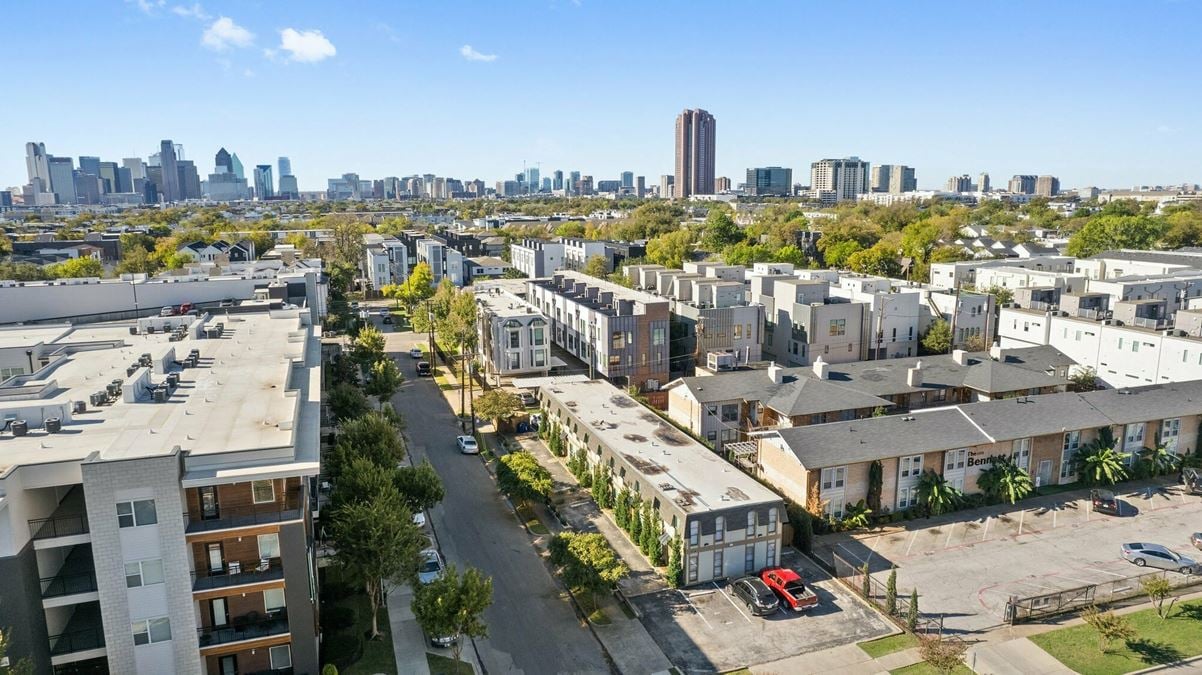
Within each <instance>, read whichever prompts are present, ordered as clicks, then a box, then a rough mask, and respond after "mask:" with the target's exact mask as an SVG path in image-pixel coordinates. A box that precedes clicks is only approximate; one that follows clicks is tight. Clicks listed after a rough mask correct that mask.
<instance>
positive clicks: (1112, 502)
mask: <svg viewBox="0 0 1202 675" xmlns="http://www.w3.org/2000/svg"><path fill="white" fill-rule="evenodd" d="M1089 501H1090V503H1091V504H1092V505H1093V510H1094V511H1097V512H1098V513H1108V514H1110V515H1112V516H1120V515H1122V513H1121V512H1120V510H1121V509H1122V506H1120V504H1119V499H1118V497H1116V496H1115V495H1114V493H1113V492H1111V491H1110V490H1090V491H1089Z"/></svg>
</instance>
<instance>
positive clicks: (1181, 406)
mask: <svg viewBox="0 0 1202 675" xmlns="http://www.w3.org/2000/svg"><path fill="white" fill-rule="evenodd" d="M1081 397H1082V398H1084V399H1085V400H1086V401H1089V403H1090V404H1091V405H1092V406H1094V407H1095V408H1097V409H1098V410H1099V411H1101V412H1102V414H1104V415H1106V416H1107V417H1109V418H1110V419H1111V420H1112V421H1113V422H1114V423H1115V424H1131V423H1132V422H1143V421H1145V420H1155V419H1169V418H1171V417H1182V416H1185V415H1198V414H1202V380H1191V381H1189V382H1171V383H1164V384H1151V385H1148V386H1146V387H1127V388H1122V389H1103V390H1100V391H1091V392H1089V393H1086V394H1081Z"/></svg>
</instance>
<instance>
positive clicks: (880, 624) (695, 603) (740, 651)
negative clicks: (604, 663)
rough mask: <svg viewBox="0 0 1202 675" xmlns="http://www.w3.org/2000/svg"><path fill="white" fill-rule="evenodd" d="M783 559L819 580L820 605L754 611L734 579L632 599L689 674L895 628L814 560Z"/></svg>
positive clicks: (757, 661) (852, 640)
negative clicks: (733, 586) (762, 613)
mask: <svg viewBox="0 0 1202 675" xmlns="http://www.w3.org/2000/svg"><path fill="white" fill-rule="evenodd" d="M781 564H782V565H784V566H786V567H792V568H794V569H796V570H798V571H799V573H800V574H801V575H802V577H803V578H805V579H807V580H810V581H812V582H813V586H812V588H814V590H815V592H816V593H817V594H818V598H819V605H818V607H815V608H814V609H812V610H810V611H809V612H806V613H803V614H798V613H794V612H789V611H785V610H779V611H777V612H776V613H775V614H773V615H771V616H766V617H757V616H752V615H751V614H750V613H748V612H747V611H746V608H745V607H743V606H742V605H741V604H738V603H737V602H736V601H735V600H734V599H733V598H732V597H731V595H730V593H729V591H728V589H727V587H726V584H702V585H699V586H693V587H690V588H685V589H681V590H665V591H660V592H658V593H651V594H648V595H641V596H638V597H636V598H633V599H632V602H633V603H634V604H635V605H636V606H637V607H638V609H639V612H640V613H641V614H642V616H643V625H644V626H646V627H647V631H648V632H649V633H651V636H652V637H653V638H655V641H656V642H657V643H659V646H660V648H661V649H663V650H664V653H665V654H666V655H667V656H668V658H669V659H671V660H672V662H673V663H674V664H676V666H677V667H678V668H680V669H682V670H683V671H684V672H686V673H720V672H725V671H727V670H732V669H735V668H743V667H746V666H751V665H756V664H761V663H769V662H772V661H778V660H780V659H784V658H788V657H790V656H796V655H798V654H805V653H808V652H814V651H818V650H822V649H829V648H831V647H836V646H839V645H843V644H849V643H855V642H860V641H863V640H871V639H872V638H875V637H879V636H882V635H888V634H889V633H891V632H893V631H894V629H893V628H892V627H891V626H890V625H889V624H888V623H887V622H886V621H885V620H884V619H883V618H881V617H880V616H879V615H878V614H877V613H876V612H874V611H873V610H871V609H869V608H868V607H867V606H866V605H865V604H864V603H862V602H860V601H859V600H857V599H856V598H855V597H853V596H852V595H851V594H850V593H849V592H848V591H847V589H845V588H843V587H842V586H841V585H839V583H838V582H837V581H835V580H833V579H831V578H830V577H829V576H828V575H826V574H825V573H824V572H823V571H822V570H821V568H819V567H818V566H816V565H814V563H813V562H811V561H810V560H808V559H806V558H804V557H803V556H801V555H798V554H797V553H796V552H795V551H793V550H792V549H785V552H784V553H783V554H782V556H781Z"/></svg>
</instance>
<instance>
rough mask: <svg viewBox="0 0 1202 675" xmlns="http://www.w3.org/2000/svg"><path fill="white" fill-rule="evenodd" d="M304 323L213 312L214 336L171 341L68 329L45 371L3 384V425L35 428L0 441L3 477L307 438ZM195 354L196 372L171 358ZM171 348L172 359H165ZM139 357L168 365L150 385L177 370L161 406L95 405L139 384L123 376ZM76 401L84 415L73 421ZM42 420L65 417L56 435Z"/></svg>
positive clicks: (101, 329) (313, 397)
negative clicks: (47, 466)
mask: <svg viewBox="0 0 1202 675" xmlns="http://www.w3.org/2000/svg"><path fill="white" fill-rule="evenodd" d="M307 316H308V312H307V310H283V311H273V312H266V311H264V312H261V313H258V312H256V313H248V314H235V315H230V316H214V317H211V318H209V320H208V324H207V325H213V324H215V323H216V322H218V321H221V322H224V324H225V331H224V333H223V334H222V336H221V337H220V338H216V339H190V338H187V339H184V340H181V341H178V342H170V341H169V340H168V335H167V334H164V333H162V332H159V333H155V334H150V335H131V334H130V331H129V328H130V325H131V324H130V323H124V322H123V323H116V324H89V325H83V326H79V327H77V328H74V329H71V330H69V332H67V333H66V334H64V335H61V336H60V337H59V338H58V339H57V340H55V344H62V345H63V346H64V349H62V350H59V351H58V352H54V353H52V355H51V357H50V358H51V359H52V361H51V363H50V364H49V365H48V366H46V367H44V368H42V369H41V370H39V371H38V372H36V373H34V374H33V375H32V376H25V377H22V378H14V379H13V380H9V381H8V382H6V383H5V384H6V386H4V387H0V420H5V419H13V418H24V419H27V421H28V423H29V426H30V429H29V433H28V435H25V436H14V435H13V434H12V433H10V432H5V433H0V476H3V474H4V473H6V472H7V470H8V469H10V468H11V467H14V466H21V465H30V464H43V463H51V462H64V461H79V460H83V459H84V458H86V457H88V456H89V455H90V454H91V453H93V452H96V453H99V459H101V460H114V459H126V458H131V457H142V456H155V455H162V454H168V453H170V452H172V451H173V448H175V447H176V446H179V448H180V449H181V450H182V451H186V452H189V453H190V454H191V455H193V456H196V455H206V454H216V453H231V452H239V451H245V450H255V449H272V448H287V447H295V446H296V445H297V443H298V439H297V433H298V431H301V430H306V431H305V435H306V436H307V435H309V433H308V431H307V430H308V429H310V428H313V429H315V428H316V419H317V415H318V414H319V411H320V395H321V392H320V354H319V348H318V345H317V340H316V339H315V338H313V337H312V335H313V332H312V330H311V329H310V327H309V326H307V325H305V324H306V323H307ZM14 339H15V338H14ZM98 342H100V343H103V342H109V343H112V344H116V345H119V346H115V347H114V346H112V345H111V344H110V345H104V344H95V343H98ZM83 343H92V344H83ZM194 348H195V349H199V350H200V362H199V364H198V366H197V367H195V368H183V367H182V366H181V365H180V364H178V363H177V362H179V361H183V360H184V359H185V358H186V357H187V356H188V353H189V351H191V350H192V349H194ZM170 350H174V358H167V357H168V355H169V354H170ZM144 353H150V354H151V355H152V357H153V358H154V359H155V360H156V361H159V362H161V363H166V364H167V365H166V368H167V370H166V372H158V371H160V370H162V367H161V366H158V365H156V366H155V367H154V370H155V371H156V372H153V373H150V374H149V379H150V382H151V383H153V384H158V383H162V382H164V381H166V376H167V373H169V372H175V373H178V374H179V377H180V381H179V386H178V387H177V388H176V389H175V390H174V391H173V392H172V393H171V395H170V397H169V398H168V400H167V401H166V402H163V403H155V402H153V400H152V398H151V397H150V396H149V395H146V394H143V395H142V396H140V397H138V398H137V399H136V400H134V401H127V400H123V399H122V398H121V397H117V399H116V400H115V401H114V402H112V403H110V404H108V405H101V406H98V407H94V406H93V405H92V404H91V402H90V401H89V398H90V396H91V394H93V393H94V392H97V391H101V390H103V389H105V385H107V384H109V383H110V382H112V381H114V380H126V381H128V380H130V379H136V378H138V377H139V375H138V374H137V373H135V374H134V375H133V376H132V378H127V374H126V369H127V368H128V367H130V366H131V364H133V363H135V362H137V361H138V359H139V357H140V356H141V355H142V354H144ZM77 401H83V402H87V409H86V410H85V411H84V412H82V413H75V414H70V413H69V411H70V409H71V403H72V402H77ZM62 410H66V411H68V414H67V415H60V414H59V413H60V411H62ZM43 415H44V416H61V417H62V430H61V431H60V432H58V433H49V432H47V431H46V430H45V429H44V428H42V426H43V420H44V416H43ZM302 416H304V417H305V418H310V417H311V418H312V419H304V420H302V419H301V418H302ZM303 442H304V443H305V445H306V446H307V445H309V444H310V443H311V442H312V443H315V439H308V438H305V439H304V441H303ZM306 452H308V451H306ZM297 459H300V457H297ZM314 461H315V460H314Z"/></svg>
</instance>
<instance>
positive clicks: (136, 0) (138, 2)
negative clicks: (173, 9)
mask: <svg viewBox="0 0 1202 675" xmlns="http://www.w3.org/2000/svg"><path fill="white" fill-rule="evenodd" d="M126 2H130V3H132V4H133V5H134V6H136V7H137V8H138V9H140V10H142V11H143V12H145V13H147V14H154V11H155V10H156V9H158V8H159V7H162V6H163V5H165V4H167V0H126Z"/></svg>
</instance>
